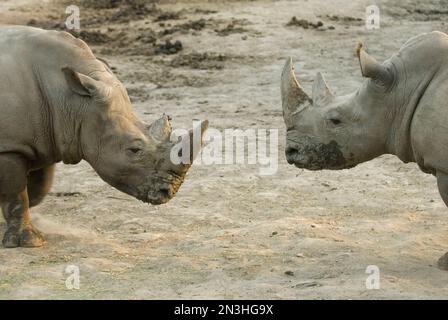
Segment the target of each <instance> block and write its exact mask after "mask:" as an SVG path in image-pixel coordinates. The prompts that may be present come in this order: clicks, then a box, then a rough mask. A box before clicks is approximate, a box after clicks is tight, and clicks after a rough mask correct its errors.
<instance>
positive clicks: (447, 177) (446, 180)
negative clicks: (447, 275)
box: [437, 171, 448, 271]
mask: <svg viewBox="0 0 448 320" xmlns="http://www.w3.org/2000/svg"><path fill="white" fill-rule="evenodd" d="M437 187H438V188H439V193H440V196H441V197H442V199H443V201H444V202H445V204H446V205H447V206H448V174H446V173H444V172H441V171H437ZM437 266H438V267H439V268H440V269H442V270H447V271H448V252H447V253H445V254H444V255H443V256H442V257H441V258H440V259H439V261H438V262H437Z"/></svg>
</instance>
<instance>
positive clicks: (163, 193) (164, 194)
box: [159, 188, 171, 199]
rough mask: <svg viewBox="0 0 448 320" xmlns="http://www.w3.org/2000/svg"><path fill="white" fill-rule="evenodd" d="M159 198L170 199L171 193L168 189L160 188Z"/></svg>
mask: <svg viewBox="0 0 448 320" xmlns="http://www.w3.org/2000/svg"><path fill="white" fill-rule="evenodd" d="M159 194H160V198H168V199H170V198H171V191H170V189H168V188H161V189H160V190H159Z"/></svg>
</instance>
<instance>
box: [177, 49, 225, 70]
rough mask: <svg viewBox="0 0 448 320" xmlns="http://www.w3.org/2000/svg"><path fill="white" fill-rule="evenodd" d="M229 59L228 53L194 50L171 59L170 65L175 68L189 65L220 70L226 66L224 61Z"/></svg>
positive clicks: (200, 68)
mask: <svg viewBox="0 0 448 320" xmlns="http://www.w3.org/2000/svg"><path fill="white" fill-rule="evenodd" d="M227 59H228V57H227V56H226V55H224V54H220V53H213V52H204V53H199V52H193V53H189V54H183V55H179V56H177V57H175V58H174V59H173V60H171V63H170V66H171V67H173V68H178V67H189V68H192V69H199V70H209V69H216V70H220V69H223V68H224V63H225V61H226V60H227Z"/></svg>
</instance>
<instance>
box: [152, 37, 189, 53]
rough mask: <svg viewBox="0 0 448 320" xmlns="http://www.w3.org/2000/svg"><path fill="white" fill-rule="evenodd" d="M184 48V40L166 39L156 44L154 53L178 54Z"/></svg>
mask: <svg viewBox="0 0 448 320" xmlns="http://www.w3.org/2000/svg"><path fill="white" fill-rule="evenodd" d="M182 50H183V45H182V42H180V41H179V40H176V41H174V42H171V40H166V41H165V43H161V44H158V45H156V48H155V49H154V54H156V55H158V54H176V53H178V52H179V51H182Z"/></svg>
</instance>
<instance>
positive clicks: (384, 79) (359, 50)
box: [356, 43, 393, 87]
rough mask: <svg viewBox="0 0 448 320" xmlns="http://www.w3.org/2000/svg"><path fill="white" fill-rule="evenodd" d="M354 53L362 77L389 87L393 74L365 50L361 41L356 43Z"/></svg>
mask: <svg viewBox="0 0 448 320" xmlns="http://www.w3.org/2000/svg"><path fill="white" fill-rule="evenodd" d="M356 54H357V55H358V59H359V65H360V67H361V73H362V75H363V77H366V78H370V79H372V80H374V81H375V82H377V83H378V84H380V85H382V86H385V87H389V86H390V85H391V84H392V83H393V74H392V73H391V72H390V70H389V69H387V68H386V67H385V66H384V65H382V64H381V63H379V62H378V61H376V60H375V58H373V57H372V56H370V55H369V54H368V53H367V52H365V51H364V49H363V44H362V43H358V45H357V47H356Z"/></svg>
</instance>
